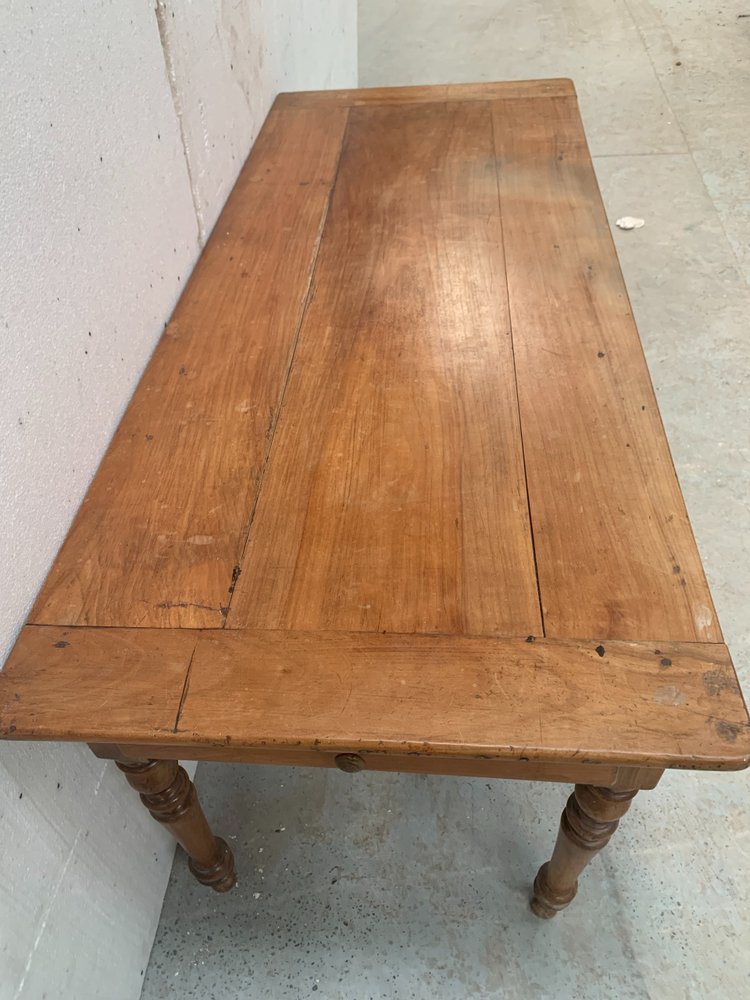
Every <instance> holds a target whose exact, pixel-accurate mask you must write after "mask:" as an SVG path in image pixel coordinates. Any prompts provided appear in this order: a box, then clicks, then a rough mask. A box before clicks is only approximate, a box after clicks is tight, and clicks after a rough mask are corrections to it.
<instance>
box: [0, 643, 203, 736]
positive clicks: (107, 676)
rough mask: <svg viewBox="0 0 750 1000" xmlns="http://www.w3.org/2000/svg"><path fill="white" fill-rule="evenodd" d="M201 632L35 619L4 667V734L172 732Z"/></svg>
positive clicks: (0, 698) (0, 693)
mask: <svg viewBox="0 0 750 1000" xmlns="http://www.w3.org/2000/svg"><path fill="white" fill-rule="evenodd" d="M200 636H201V633H200V632H197V631H196V632H194V631H190V630H189V629H185V630H179V629H126V628H67V627H60V626H55V625H27V626H26V627H25V628H24V629H22V631H21V634H20V636H19V638H18V641H17V642H16V645H15V647H14V648H13V651H12V653H11V655H10V657H9V659H8V661H7V663H6V665H5V667H4V668H3V670H2V671H0V737H3V738H6V739H34V740H80V739H82V738H83V739H85V740H86V741H90V742H107V741H108V740H109V735H110V733H129V734H130V737H129V738H130V739H132V740H140V741H141V742H144V741H151V742H154V740H159V739H161V740H163V739H167V738H168V737H170V736H172V734H173V732H174V728H175V725H176V722H177V716H178V712H179V709H180V699H181V697H182V693H183V690H184V687H185V678H186V676H187V672H188V666H189V664H190V658H191V656H192V654H193V652H194V651H195V646H196V642H197V640H198V639H199V638H200ZM82 733H85V734H86V735H85V736H84V737H82V736H81V734H82ZM156 733H160V734H161V736H160V737H157V736H156V735H155V734H156Z"/></svg>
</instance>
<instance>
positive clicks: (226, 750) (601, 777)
mask: <svg viewBox="0 0 750 1000" xmlns="http://www.w3.org/2000/svg"><path fill="white" fill-rule="evenodd" d="M91 749H92V750H93V752H94V753H95V754H96V756H97V757H101V758H103V759H105V760H129V759H133V758H134V759H136V760H137V759H139V758H141V757H148V758H149V759H156V760H171V759H172V758H173V757H174V754H175V745H174V744H173V743H163V744H154V743H147V744H143V743H141V744H132V745H130V746H128V745H118V744H114V743H106V744H96V743H92V744H91ZM179 754H180V759H181V760H210V761H220V762H225V763H234V764H264V765H277V766H278V765H281V766H283V767H330V768H333V767H336V758H337V757H338V756H339V755H338V754H336V753H335V752H334V751H325V750H284V749H279V748H271V749H258V748H257V747H256V748H252V747H251V748H247V747H245V748H243V747H235V746H232V744H231V743H230V744H224V745H222V746H212V745H210V744H206V743H201V744H198V745H196V746H190V745H189V744H186V743H180V745H179ZM357 754H358V756H359V757H361V758H362V760H363V762H364V767H363V768H362V770H365V771H383V772H393V771H400V772H411V773H415V774H443V775H454V776H458V777H475V778H501V779H505V778H507V779H509V780H512V781H556V782H560V783H563V784H568V785H573V784H577V783H585V784H591V785H596V786H597V787H598V788H655V787H656V786H657V784H658V783H659V780H660V779H661V776H662V775H663V773H664V772H663V770H661V769H660V768H651V767H640V768H639V767H616V766H614V765H607V764H576V763H575V762H570V761H563V762H560V763H552V764H549V763H546V762H544V761H538V760H497V759H494V760H490V759H487V758H483V757H442V756H440V754H413V753H412V754H395V753H387V754H384V753H369V752H368V751H362V750H360V751H357Z"/></svg>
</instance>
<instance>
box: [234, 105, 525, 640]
mask: <svg viewBox="0 0 750 1000" xmlns="http://www.w3.org/2000/svg"><path fill="white" fill-rule="evenodd" d="M227 625H228V627H230V628H244V627H260V628H294V629H317V628H320V629H344V630H347V629H361V630H363V631H387V632H427V633H429V632H450V633H459V634H461V633H476V634H479V633H482V634H509V635H523V636H525V635H527V634H529V633H534V634H539V633H540V632H541V621H540V616H539V605H538V594H537V587H536V575H535V571H534V562H533V552H532V546H531V537H530V532H529V524H528V506H527V500H526V488H525V483H524V475H523V463H522V455H521V447H520V436H519V426H518V408H517V402H516V395H515V383H514V375H513V359H512V352H511V342H510V330H509V323H508V313H507V305H506V293H505V279H504V265H503V257H502V249H501V231H500V220H499V206H498V198H497V183H496V179H495V172H494V166H493V148H492V133H491V122H490V117H489V111H488V108H487V106H486V104H481V103H479V104H476V103H474V104H454V105H446V104H436V105H422V106H419V107H416V108H412V107H406V108H404V107H394V108H355V109H353V110H352V111H351V112H350V119H349V126H348V129H347V135H346V140H345V144H344V150H343V152H342V156H341V163H340V169H339V174H338V180H337V183H336V188H335V192H334V196H333V199H332V202H331V208H330V211H329V215H328V220H327V222H326V227H325V231H324V235H323V239H322V242H321V248H320V254H319V259H318V266H317V270H316V278H315V292H314V295H313V296H312V299H311V301H310V304H309V307H308V310H307V313H306V316H305V320H304V323H303V327H302V331H301V334H300V339H299V344H298V348H297V353H296V357H295V365H294V368H293V371H292V373H291V376H290V380H289V385H288V389H287V393H286V396H285V400H284V406H283V409H282V415H281V417H280V420H279V426H278V428H277V433H276V436H275V440H274V448H273V453H272V455H271V459H270V462H269V465H268V470H267V474H266V477H265V480H264V485H263V489H262V492H261V496H260V500H259V503H258V508H257V512H256V515H255V519H254V521H253V524H252V528H251V531H250V535H249V541H248V546H247V550H246V554H245V557H244V559H243V562H242V575H241V577H240V579H239V583H238V585H237V588H236V590H235V594H234V598H233V601H232V604H231V609H230V613H229V617H228V619H227Z"/></svg>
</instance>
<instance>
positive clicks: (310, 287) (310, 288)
mask: <svg viewBox="0 0 750 1000" xmlns="http://www.w3.org/2000/svg"><path fill="white" fill-rule="evenodd" d="M349 117H350V109H349V108H346V119H345V122H344V128H343V130H342V133H341V143H340V145H339V150H338V156H337V158H336V169H335V170H334V173H333V180H332V181H331V185H330V187H329V189H328V198H327V199H326V204H325V208H324V210H323V212H322V213H321V217H320V225H319V227H318V236H317V239H316V241H315V247H314V249H313V256H312V263H311V266H310V276H309V279H308V282H307V288H306V290H305V295H304V298H303V300H302V308H301V310H300V314H299V319H298V320H297V327H296V329H295V331H294V337H293V338H292V345H291V347H290V349H289V361H288V363H287V367H286V372H285V373H284V380H283V382H282V386H281V391H280V393H279V399H278V404H277V406H276V414H275V416H274V419H273V421H272V422H271V425H270V427H269V434H268V444H267V446H266V451H265V455H264V456H263V464H262V466H261V470H260V480H259V484H258V489H257V490H256V493H255V499H254V500H253V503H252V506H251V508H250V515H249V518H248V521H247V527H246V528H245V531H244V537H243V538H242V541H241V548H240V554H239V558H238V559H237V563H236V564H235V567H234V570H233V571H232V583H231V585H230V588H229V600H228V602H227V605H226V609H225V610H226V613H225V614H224V621H223V623H222V625H221V628H222V629H223V628H226V625H227V622H228V621H229V615H230V613H231V610H232V602H233V600H234V594H235V589H236V583H237V579H238V578H239V576H240V574H241V572H242V565H243V563H244V561H245V553H246V551H247V546H248V543H249V541H250V533H251V531H252V527H253V521H254V520H255V514H256V511H257V510H258V504H259V503H260V497H261V493H262V492H263V484H264V482H265V477H266V469H267V468H268V462H269V460H270V458H271V451H272V449H273V442H274V439H275V437H276V428H277V427H278V425H279V420H280V419H281V411H282V409H283V406H284V398H285V397H286V390H287V387H288V385H289V380H290V378H291V374H292V368H293V367H294V359H295V356H296V354H297V347H298V345H299V340H300V335H301V333H302V326H303V324H304V322H305V316H306V315H307V307H308V306H309V304H310V299H311V298H312V295H313V293H314V290H315V272H316V270H317V267H318V257H319V255H320V244H321V243H322V241H323V233H324V231H325V227H326V222H327V221H328V213H329V211H330V208H331V200H332V198H333V192H334V189H335V187H336V182H337V181H338V178H339V170H340V169H341V157H342V155H343V151H344V145H345V143H346V134H347V132H348V130H349Z"/></svg>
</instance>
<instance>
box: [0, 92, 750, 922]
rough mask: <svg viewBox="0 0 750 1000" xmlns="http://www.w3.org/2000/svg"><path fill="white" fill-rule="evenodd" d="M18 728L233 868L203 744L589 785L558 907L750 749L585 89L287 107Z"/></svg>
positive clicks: (61, 585)
mask: <svg viewBox="0 0 750 1000" xmlns="http://www.w3.org/2000/svg"><path fill="white" fill-rule="evenodd" d="M695 405H696V407H700V405H701V404H700V399H696V401H695ZM0 723H1V727H2V735H3V736H4V737H6V738H9V739H24V740H74V741H85V742H88V743H90V744H92V745H93V747H94V750H95V752H96V753H98V754H99V755H100V756H103V757H110V758H113V759H115V760H117V762H118V766H119V767H120V768H121V769H122V770H123V771H124V772H125V775H126V777H127V779H128V781H129V782H130V784H131V785H132V786H133V787H134V788H136V789H137V790H138V791H140V792H141V793H142V798H143V801H144V803H145V805H146V806H147V807H148V808H149V809H150V811H151V813H152V814H153V815H154V816H155V817H156V819H158V820H159V821H160V822H162V823H164V824H166V825H167V826H168V827H169V828H170V829H171V830H172V831H173V833H174V834H175V836H176V837H177V839H178V840H179V841H180V843H181V844H182V845H183V846H184V848H185V849H186V850H187V852H188V854H189V856H190V859H191V860H190V864H191V867H192V870H193V872H194V873H195V875H196V876H197V877H198V879H199V880H200V881H201V882H204V883H206V884H207V885H211V886H213V887H214V888H215V889H218V890H224V889H228V888H230V887H231V885H232V884H233V881H234V868H233V860H232V856H231V852H230V851H229V849H228V847H227V845H226V844H225V843H224V841H222V840H220V839H217V838H215V837H214V836H213V834H212V833H211V832H210V831H209V827H208V825H207V823H206V820H205V818H204V816H203V813H202V812H201V808H200V806H199V804H198V801H197V799H196V795H195V790H194V787H193V785H192V784H191V782H190V780H189V779H188V777H187V775H186V773H185V771H184V770H183V769H182V768H180V767H179V766H178V764H177V760H176V759H177V758H181V759H196V760H222V761H251V762H255V763H259V762H261V763H269V764H301V765H305V766H309V765H313V766H323V767H330V766H334V765H335V766H338V767H340V768H341V769H343V770H345V771H358V770H361V769H363V768H365V769H369V770H378V771H381V770H382V771H394V770H398V771H427V772H432V773H437V774H460V775H481V776H486V777H497V778H526V779H533V780H543V781H563V782H572V783H575V784H576V788H575V792H574V794H573V795H572V796H571V797H570V799H569V801H568V804H567V806H566V808H565V812H564V813H563V817H562V823H561V832H560V835H559V837H558V840H557V844H556V846H555V849H554V854H553V856H552V860H551V861H550V862H549V863H548V864H546V865H543V866H542V868H541V869H540V871H539V874H538V875H537V879H536V882H535V883H534V896H533V901H532V906H533V909H534V912H535V913H536V914H537V915H538V916H542V917H549V916H552V915H553V914H554V913H555V912H556V911H557V910H559V909H562V908H563V907H564V906H566V905H567V904H568V903H569V902H570V900H571V899H572V898H573V896H574V895H575V892H576V885H577V881H576V880H577V877H578V875H579V874H580V872H581V871H582V870H583V868H584V866H585V865H586V863H587V862H588V861H589V860H590V858H591V857H592V856H593V855H594V854H595V853H596V852H597V851H598V850H599V849H600V848H602V847H603V846H604V845H605V844H606V843H607V840H608V839H609V837H610V835H611V834H612V833H613V831H614V830H615V828H616V826H617V822H618V820H619V818H620V817H621V816H622V815H623V814H624V813H625V811H626V810H627V808H628V806H629V805H630V801H631V799H632V798H633V796H634V795H635V793H636V791H637V790H638V789H642V788H653V787H654V786H655V785H656V784H657V782H658V780H659V777H660V776H661V774H662V771H663V769H664V768H690V769H698V770H720V769H737V768H742V767H745V766H746V765H747V764H748V762H749V761H750V729H749V727H748V716H747V711H746V709H745V706H744V703H743V700H742V695H741V693H740V690H739V687H738V684H737V679H736V676H735V672H734V669H733V666H732V662H731V659H730V656H729V652H728V651H727V648H726V646H725V645H724V643H723V640H722V634H721V630H720V628H719V623H718V621H717V618H716V612H715V610H714V606H713V603H712V600H711V595H710V593H709V590H708V586H707V584H706V579H705V576H704V573H703V569H702V566H701V562H700V558H699V555H698V551H697V549H696V546H695V542H694V540H693V535H692V532H691V529H690V524H689V521H688V517H687V513H686V510H685V505H684V502H683V499H682V496H681V494H680V489H679V486H678V483H677V479H676V476H675V472H674V468H673V466H672V461H671V458H670V454H669V448H668V445H667V441H666V438H665V436H664V431H663V428H662V424H661V420H660V417H659V412H658V409H657V405H656V400H655V398H654V392H653V389H652V387H651V382H650V379H649V375H648V370H647V368H646V363H645V360H644V357H643V353H642V351H641V346H640V343H639V340H638V334H637V331H636V328H635V325H634V322H633V316H632V312H631V308H630V305H629V302H628V297H627V293H626V290H625V286H624V284H623V280H622V276H621V274H620V269H619V266H618V262H617V257H616V255H615V251H614V248H613V244H612V240H611V237H610V233H609V228H608V225H607V220H606V218H605V215H604V211H603V209H602V204H601V201H600V197H599V192H598V189H597V185H596V181H595V178H594V173H593V170H592V166H591V160H590V158H589V154H588V151H587V148H586V141H585V138H584V134H583V129H582V126H581V121H580V118H579V114H578V109H577V105H576V99H575V92H574V89H573V86H572V84H571V83H570V82H569V81H566V80H546V81H536V82H522V83H498V84H483V85H476V86H472V85H469V86H437V87H410V88H398V89H387V90H353V91H332V92H326V93H307V94H305V93H303V94H284V95H281V96H280V97H279V98H278V99H277V101H276V103H275V105H274V107H273V110H272V111H271V113H270V115H269V117H268V120H267V121H266V124H265V126H264V128H263V131H262V133H261V135H260V137H259V138H258V141H257V143H256V145H255V147H254V149H253V151H252V153H251V155H250V158H249V159H248V161H247V163H246V164H245V166H244V168H243V170H242V173H241V174H240V177H239V179H238V181H237V184H236V186H235V188H234V191H233V192H232V195H231V197H230V198H229V201H228V203H227V205H226V208H225V209H224V212H223V214H222V215H221V217H220V219H219V221H218V223H217V225H216V229H215V231H214V233H213V235H212V237H211V239H210V241H209V243H208V245H207V246H206V248H205V250H204V252H203V255H202V257H201V259H200V261H199V262H198V265H197V267H196V269H195V272H194V274H193V275H192V277H191V279H190V282H189V285H188V287H187V289H186V291H185V294H184V295H183V296H182V299H181V300H180V302H179V304H178V306H177V308H176V310H175V313H174V316H173V317H172V320H171V322H170V323H169V325H168V326H167V328H166V330H165V332H164V335H163V337H162V339H161V342H160V343H159V345H158V347H157V349H156V352H155V354H154V356H153V358H152V359H151V362H150V364H149V366H148V368H147V370H146V372H145V374H144V376H143V379H142V381H141V383H140V385H139V387H138V389H137V391H136V393H135V395H134V397H133V399H132V401H131V403H130V406H129V408H128V410H127V412H126V414H125V416H124V418H123V420H122V423H121V425H120V428H119V430H118V431H117V434H116V435H115V438H114V440H113V441H112V444H111V446H110V448H109V451H108V452H107V454H106V456H105V458H104V461H103V462H102V465H101V467H100V469H99V471H98V473H97V475H96V478H95V479H94V481H93V483H92V485H91V488H90V489H89V492H88V494H87V496H86V499H85V500H84V502H83V505H82V507H81V509H80V511H79V512H78V515H77V517H76V519H75V522H74V523H73V526H72V528H71V530H70V533H69V535H68V537H67V540H66V541H65V544H64V545H63V547H62V549H61V550H60V553H59V555H58V557H57V559H56V561H55V564H54V566H53V567H52V570H51V572H50V574H49V577H48V579H47V581H46V583H45V585H44V587H43V588H42V591H41V593H40V595H39V598H38V600H37V602H36V606H35V607H34V609H33V612H32V614H31V616H30V618H29V622H28V624H27V625H26V626H25V628H24V629H23V631H22V632H21V635H20V637H19V639H18V642H17V644H16V647H15V649H14V650H13V653H12V655H11V657H10V660H9V661H8V663H7V665H6V667H5V670H4V671H3V672H2V674H0ZM353 780H356V779H353Z"/></svg>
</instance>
